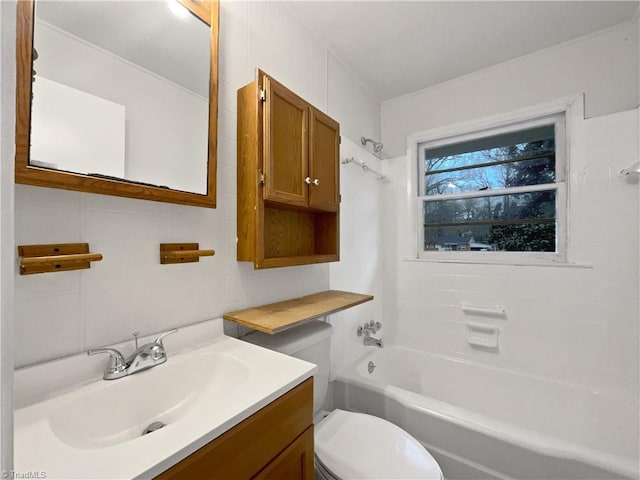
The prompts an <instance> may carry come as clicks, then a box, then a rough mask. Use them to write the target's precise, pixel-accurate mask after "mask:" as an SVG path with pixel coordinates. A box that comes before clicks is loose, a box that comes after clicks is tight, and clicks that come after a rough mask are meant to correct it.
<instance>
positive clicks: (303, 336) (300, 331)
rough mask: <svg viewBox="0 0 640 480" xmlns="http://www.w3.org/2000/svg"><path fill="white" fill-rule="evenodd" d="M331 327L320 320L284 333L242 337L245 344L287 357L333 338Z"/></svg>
mask: <svg viewBox="0 0 640 480" xmlns="http://www.w3.org/2000/svg"><path fill="white" fill-rule="evenodd" d="M331 331H332V328H331V325H330V324H328V323H325V322H321V321H319V320H313V321H311V322H307V323H304V324H302V325H298V326H295V327H291V328H289V329H287V330H284V331H282V332H278V333H274V334H273V335H269V334H267V333H263V332H253V333H250V334H249V335H245V336H244V337H242V340H244V341H245V342H249V343H253V344H256V345H260V346H261V347H265V348H268V349H270V350H275V351H277V352H280V353H284V354H285V355H292V354H294V353H296V352H299V351H300V350H303V349H305V348H308V347H310V346H311V345H315V344H316V343H320V342H321V341H323V340H326V339H328V338H329V337H331Z"/></svg>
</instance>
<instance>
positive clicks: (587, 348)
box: [382, 21, 640, 421]
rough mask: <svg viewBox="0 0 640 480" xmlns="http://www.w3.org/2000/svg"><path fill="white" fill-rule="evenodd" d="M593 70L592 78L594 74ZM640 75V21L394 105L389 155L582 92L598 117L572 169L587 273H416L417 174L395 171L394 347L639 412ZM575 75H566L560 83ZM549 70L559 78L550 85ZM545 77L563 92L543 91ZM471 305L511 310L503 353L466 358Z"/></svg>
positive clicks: (391, 224)
mask: <svg viewBox="0 0 640 480" xmlns="http://www.w3.org/2000/svg"><path fill="white" fill-rule="evenodd" d="M633 29H635V30H634V31H633V32H632V30H633ZM634 32H635V33H634ZM634 35H635V37H634ZM625 38H626V39H627V40H625ZM634 38H635V39H636V41H635V43H633V44H632V42H633V39H634ZM573 54H576V56H575V57H573V56H572V55H573ZM589 59H590V60H591V61H592V62H593V66H592V67H590V68H588V71H585V64H586V62H587V60H589ZM637 62H638V43H637V21H636V23H635V24H634V25H633V28H632V27H631V26H630V25H625V26H622V27H620V28H617V29H614V30H611V31H607V32H605V33H603V34H601V35H599V36H595V37H591V38H589V39H587V40H584V41H582V42H574V43H571V44H569V45H564V46H559V47H556V48H554V49H549V50H546V51H543V52H539V53H537V54H533V55H530V56H527V57H525V58H523V59H518V60H514V61H513V62H509V63H508V64H504V65H501V66H498V67H495V68H492V69H489V70H485V71H481V72H478V73H476V74H473V75H469V76H466V77H464V78H462V79H459V80H456V81H453V82H449V83H446V84H443V85H441V86H436V87H433V88H431V89H429V90H427V91H424V92H421V93H418V94H416V95H414V96H411V97H404V98H400V99H397V100H391V101H388V102H386V103H385V104H384V105H383V108H382V112H383V119H382V121H383V139H384V142H385V145H387V144H389V143H390V144H392V145H395V147H396V150H402V151H404V150H405V149H406V139H404V136H405V135H406V134H408V133H410V132H417V131H424V130H427V129H429V128H431V127H433V126H438V127H444V126H447V125H449V124H452V123H455V122H458V121H470V120H475V119H479V118H483V117H486V116H488V115H491V114H495V113H507V112H510V111H512V110H516V109H519V108H522V107H524V106H527V105H531V106H533V105H535V104H537V103H539V102H543V101H548V100H551V99H554V98H560V97H563V96H566V95H567V94H571V93H578V92H580V91H582V90H586V96H585V101H586V105H587V112H588V113H589V112H590V114H591V116H592V117H593V116H594V115H599V116H597V117H593V118H590V119H586V120H579V121H578V122H577V123H578V124H577V125H576V134H575V137H574V138H573V139H572V143H571V147H572V152H571V157H570V159H569V162H570V165H569V169H570V189H569V204H570V210H569V233H568V234H569V241H570V245H569V252H568V254H569V259H570V260H571V261H572V262H577V263H579V264H581V265H582V267H583V268H578V267H575V266H574V267H538V266H515V265H479V264H456V263H442V262H428V261H406V260H404V259H405V258H407V257H409V256H411V253H412V252H410V251H409V248H408V245H409V243H410V235H411V234H410V230H409V228H410V216H409V212H410V203H409V202H410V196H409V194H408V191H409V190H410V188H411V186H410V180H409V179H410V169H411V168H413V166H412V165H409V161H408V159H407V157H406V156H402V157H397V158H395V159H392V160H389V161H383V166H384V170H385V173H387V174H389V175H390V177H391V179H392V185H391V188H390V189H389V191H387V192H385V193H384V197H383V205H384V209H385V213H384V225H385V228H384V230H383V231H384V248H385V250H386V251H389V252H391V253H390V255H389V256H388V257H387V258H385V260H384V261H385V266H384V269H385V276H384V287H385V293H386V296H385V304H384V313H385V318H386V319H387V320H388V319H389V318H392V319H393V322H387V323H391V325H390V328H389V330H388V332H387V335H389V336H390V337H391V338H392V340H393V341H394V342H395V343H398V344H401V345H405V346H409V347H413V348H417V349H420V350H424V351H428V352H432V353H437V354H443V355H449V356H453V357H456V358H462V359H465V360H469V361H472V362H478V363H485V364H491V365H497V366H500V367H503V368H508V369H511V370H515V371H519V372H522V373H526V374H532V375H538V376H541V377H544V378H548V379H554V380H561V381H568V382H572V383H578V384H582V385H588V386H593V387H596V388H606V389H608V390H609V391H610V392H612V391H617V392H619V393H622V394H625V395H630V398H632V399H633V398H635V399H636V400H635V401H637V398H638V382H639V358H638V355H639V353H638V351H639V347H640V345H639V331H638V330H639V325H638V324H639V311H638V303H639V299H638V296H639V278H638V277H639V269H640V258H639V243H638V236H639V235H638V222H639V219H640V212H639V188H638V179H637V178H635V179H630V178H623V177H620V176H618V175H617V172H618V171H619V170H620V169H621V168H624V167H626V166H629V165H631V164H632V163H633V162H635V161H636V160H637V159H638V156H639V154H640V152H639V147H638V142H639V140H638V130H639V125H638V110H637V109H633V108H634V107H636V106H637V98H638V97H637V95H638V74H637V71H638V63H637ZM564 63H567V67H566V68H564V69H563V70H561V71H558V70H557V67H558V66H559V65H562V64H564ZM619 63H626V65H619ZM549 69H552V70H555V73H553V74H552V75H548V73H549ZM627 69H628V70H627ZM536 70H537V71H536ZM534 72H535V75H534ZM625 72H626V73H625ZM623 74H624V75H627V74H628V75H629V77H628V78H622V77H623V76H624V75H623ZM583 76H584V78H583ZM535 77H537V78H541V79H544V78H547V77H551V80H548V81H539V82H533V81H532V78H535ZM523 79H529V80H528V81H527V82H526V83H523V82H522V80H523ZM505 93H506V94H505ZM420 109H422V111H423V112H424V115H423V117H422V118H421V119H420V118H418V116H417V114H416V112H417V110H420ZM603 113H606V114H605V115H601V114H603ZM403 142H405V143H404V144H403ZM413 253H414V255H415V250H414V252H413ZM387 299H388V300H387ZM463 301H467V302H469V303H471V304H474V305H487V306H490V305H495V304H501V305H504V306H505V307H506V310H507V318H506V319H502V320H501V319H492V320H490V321H491V322H492V323H495V324H496V325H497V326H498V327H499V328H500V329H501V331H502V333H501V337H500V339H501V344H500V350H499V352H492V351H486V350H479V349H474V348H472V347H471V346H470V345H468V344H467V341H466V335H467V331H466V324H465V321H466V320H470V319H474V318H472V317H469V316H465V315H464V314H463V312H462V311H461V309H460V304H461V302H463ZM474 320H477V318H475V319H474ZM484 321H487V320H486V319H484ZM630 421H637V419H635V420H630Z"/></svg>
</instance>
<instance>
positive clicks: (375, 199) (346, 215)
mask: <svg viewBox="0 0 640 480" xmlns="http://www.w3.org/2000/svg"><path fill="white" fill-rule="evenodd" d="M358 143H359V142H358ZM340 150H341V152H340V156H341V158H343V159H344V158H349V157H354V158H355V159H357V160H358V161H363V162H366V164H367V165H368V166H369V167H371V168H372V169H374V170H376V171H378V172H380V170H381V162H380V160H379V159H378V158H376V157H374V156H373V155H371V154H370V153H367V152H366V151H364V150H363V149H362V146H361V145H357V144H355V143H353V142H351V141H349V140H346V141H345V140H344V139H343V141H342V145H341V149H340ZM389 187H390V184H389V183H388V182H380V181H378V180H377V177H376V175H373V174H372V173H366V172H364V171H363V170H362V169H361V168H360V167H359V166H356V165H354V164H347V165H341V166H340V191H341V194H342V207H341V210H340V238H341V245H340V262H339V263H332V264H331V266H330V268H329V278H330V280H329V283H330V286H331V289H333V290H350V291H354V292H358V293H366V294H370V295H373V296H374V299H373V301H371V302H367V303H364V304H362V305H359V306H357V307H354V308H350V309H348V310H344V311H342V312H339V313H336V314H334V315H331V317H330V322H331V324H332V325H333V329H334V333H333V337H332V345H331V347H332V365H331V373H332V378H333V377H334V375H335V374H336V373H337V372H339V371H340V369H342V368H343V367H344V366H346V365H349V364H350V363H352V362H354V361H355V360H356V359H358V358H360V357H361V356H363V355H364V354H365V353H366V352H367V351H368V350H369V349H371V348H372V347H365V346H364V344H363V337H359V338H358V337H357V335H356V329H357V328H358V326H359V325H362V324H363V323H364V322H369V321H371V320H374V321H376V322H382V323H383V329H382V330H381V331H380V332H378V334H377V335H376V337H379V336H381V337H384V336H385V334H386V332H387V330H386V329H385V328H384V326H385V325H386V324H387V322H386V321H385V320H386V319H385V318H384V317H383V315H382V309H383V305H384V302H385V301H386V298H387V296H386V294H385V292H384V291H383V289H382V279H383V276H382V273H383V270H382V258H383V256H384V255H385V251H384V249H383V247H382V229H383V223H382V195H383V193H384V192H385V191H386V190H387V189H388V188H389Z"/></svg>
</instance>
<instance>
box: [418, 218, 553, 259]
mask: <svg viewBox="0 0 640 480" xmlns="http://www.w3.org/2000/svg"><path fill="white" fill-rule="evenodd" d="M424 249H425V250H427V251H429V250H432V251H503V252H555V251H556V224H555V223H538V224H536V223H530V224H524V225H465V224H460V225H455V226H448V227H443V226H438V227H425V229H424Z"/></svg>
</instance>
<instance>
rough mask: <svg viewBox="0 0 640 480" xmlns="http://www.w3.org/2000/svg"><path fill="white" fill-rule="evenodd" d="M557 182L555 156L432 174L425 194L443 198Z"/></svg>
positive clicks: (429, 176) (428, 179) (427, 180)
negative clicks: (457, 194) (479, 191)
mask: <svg viewBox="0 0 640 480" xmlns="http://www.w3.org/2000/svg"><path fill="white" fill-rule="evenodd" d="M555 181H556V161H555V155H549V156H543V157H538V158H534V159H531V160H522V161H519V162H509V163H502V164H495V165H492V166H485V167H472V168H465V169H463V170H454V171H445V172H442V173H428V174H426V176H425V192H424V194H425V195H443V194H447V193H461V192H471V191H478V190H487V189H488V190H494V189H496V188H509V187H522V186H526V185H538V184H543V183H554V182H555Z"/></svg>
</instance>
